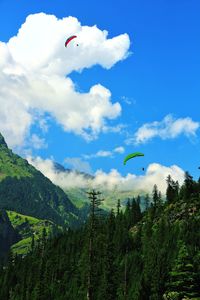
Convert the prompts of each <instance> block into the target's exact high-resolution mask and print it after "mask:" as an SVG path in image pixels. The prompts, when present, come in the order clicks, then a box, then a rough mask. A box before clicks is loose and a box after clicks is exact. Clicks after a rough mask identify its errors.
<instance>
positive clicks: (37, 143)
mask: <svg viewBox="0 0 200 300" xmlns="http://www.w3.org/2000/svg"><path fill="white" fill-rule="evenodd" d="M30 143H31V146H32V147H33V148H35V149H42V148H47V144H46V142H45V139H44V138H40V137H39V136H38V135H37V134H32V136H31V139H30Z"/></svg>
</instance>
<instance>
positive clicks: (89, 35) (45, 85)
mask: <svg viewBox="0 0 200 300" xmlns="http://www.w3.org/2000/svg"><path fill="white" fill-rule="evenodd" d="M72 34H76V35H77V38H76V40H75V39H74V40H73V41H72V42H71V43H70V44H69V45H68V47H67V48H65V47H64V42H65V39H66V38H67V37H68V36H70V35H72ZM77 45H78V46H77ZM129 46H130V40H129V37H128V35H127V34H121V35H118V36H116V37H113V38H108V32H107V31H105V30H100V29H99V28H98V27H97V26H83V25H81V24H80V22H79V21H78V20H77V19H76V18H74V17H66V18H63V19H58V18H56V17H55V16H54V15H47V14H44V13H39V14H33V15H29V16H28V17H27V18H26V20H25V22H24V24H22V26H21V28H20V29H19V31H18V34H17V35H16V36H14V37H12V38H10V40H9V41H8V42H7V43H2V42H0V82H1V90H0V107H1V109H0V128H1V132H2V133H3V134H4V136H5V137H6V140H7V141H8V144H9V145H10V146H16V145H19V144H21V143H23V142H24V140H25V138H26V137H27V136H28V135H29V133H30V128H31V126H32V124H33V123H34V120H35V116H34V112H37V114H38V115H41V116H44V115H45V113H46V114H48V115H50V116H51V117H53V118H54V119H55V121H56V122H57V123H58V124H60V126H61V127H62V128H63V129H64V130H65V131H67V132H73V133H75V134H78V135H81V136H82V137H84V138H85V139H88V140H90V139H94V138H96V137H97V136H98V134H99V133H100V132H101V131H103V130H105V128H106V126H107V121H108V120H109V119H114V118H116V117H118V116H119V115H120V112H121V106H120V104H119V103H118V102H116V103H112V102H111V92H110V91H109V90H108V89H107V88H105V87H104V86H102V85H101V84H100V83H98V84H96V85H94V86H91V88H90V89H89V91H88V92H85V93H80V92H79V91H77V90H76V87H75V84H74V83H73V81H72V80H71V79H70V77H69V76H70V73H71V72H72V71H78V72H80V71H82V70H83V69H84V68H91V67H92V66H94V65H96V64H99V65H101V66H102V67H103V68H106V69H109V68H111V67H112V66H113V65H114V64H115V63H117V62H118V61H120V60H123V59H125V58H126V57H127V55H128V49H129ZM41 124H42V123H41ZM43 124H45V122H44V121H43ZM45 126H46V125H45ZM46 128H47V126H46Z"/></svg>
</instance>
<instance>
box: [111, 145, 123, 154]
mask: <svg viewBox="0 0 200 300" xmlns="http://www.w3.org/2000/svg"><path fill="white" fill-rule="evenodd" d="M113 151H114V152H116V153H120V154H122V153H124V152H125V149H124V147H122V146H120V147H117V148H115V149H114V150H113Z"/></svg>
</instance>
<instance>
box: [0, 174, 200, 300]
mask: <svg viewBox="0 0 200 300" xmlns="http://www.w3.org/2000/svg"><path fill="white" fill-rule="evenodd" d="M167 184H168V187H167V192H166V198H167V199H166V201H165V202H163V200H162V197H161V194H160V193H159V191H158V189H157V187H156V186H154V189H153V193H152V197H151V198H150V197H149V196H148V195H147V196H146V198H145V199H146V210H145V211H144V212H141V210H140V197H138V198H137V199H134V198H133V199H130V201H128V202H127V207H126V210H125V211H124V212H122V211H121V209H120V201H118V203H117V205H116V206H117V208H116V212H115V213H114V212H113V211H111V212H110V214H109V216H108V217H105V215H104V216H101V215H100V214H99V213H97V211H98V210H96V211H95V210H94V209H91V215H90V219H89V220H88V223H87V224H85V226H84V227H83V228H81V229H79V230H76V231H73V230H70V229H69V230H68V231H67V232H66V233H64V234H63V235H61V236H59V237H57V238H54V239H50V240H47V237H46V234H45V232H44V234H43V237H42V238H41V240H40V242H39V243H37V244H34V243H33V245H32V249H31V251H30V253H29V254H28V255H27V256H26V257H24V258H22V257H20V256H17V257H12V256H10V259H9V263H8V265H7V266H6V267H3V268H2V269H1V271H0V299H5V300H7V299H9V300H11V299H12V300H30V299H33V300H36V299H38V300H43V299H44V300H46V299H49V300H51V299H52V300H61V299H63V300H66V299H69V300H77V299H81V300H84V299H89V300H102V299H106V300H115V299H116V300H121V299H126V300H145V299H152V300H159V299H165V300H166V299H171V300H172V299H174V300H181V299H196V300H197V299H200V284H199V282H200V230H199V228H200V213H199V209H200V182H195V181H193V179H192V177H191V176H190V175H189V174H188V173H186V176H185V182H184V184H183V186H182V187H179V185H178V182H174V181H173V180H172V179H171V177H170V176H169V177H168V178H167ZM95 195H98V194H95ZM92 197H93V195H92V194H90V198H91V199H93V198H92ZM95 197H97V196H95ZM94 199H95V200H94ZM94 199H93V200H94V201H93V202H95V201H96V202H95V205H96V206H97V208H98V204H99V203H100V201H99V202H98V200H96V199H98V198H94ZM91 201H92V200H91ZM93 208H94V207H93Z"/></svg>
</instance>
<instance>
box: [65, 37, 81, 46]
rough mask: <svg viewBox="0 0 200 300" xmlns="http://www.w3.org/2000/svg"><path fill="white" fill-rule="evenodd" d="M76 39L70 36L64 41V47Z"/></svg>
mask: <svg viewBox="0 0 200 300" xmlns="http://www.w3.org/2000/svg"><path fill="white" fill-rule="evenodd" d="M75 38H77V36H76V35H71V36H70V37H69V38H68V39H67V40H66V41H65V47H67V45H68V44H69V43H70V42H71V40H73V39H75ZM77 46H78V45H77Z"/></svg>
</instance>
